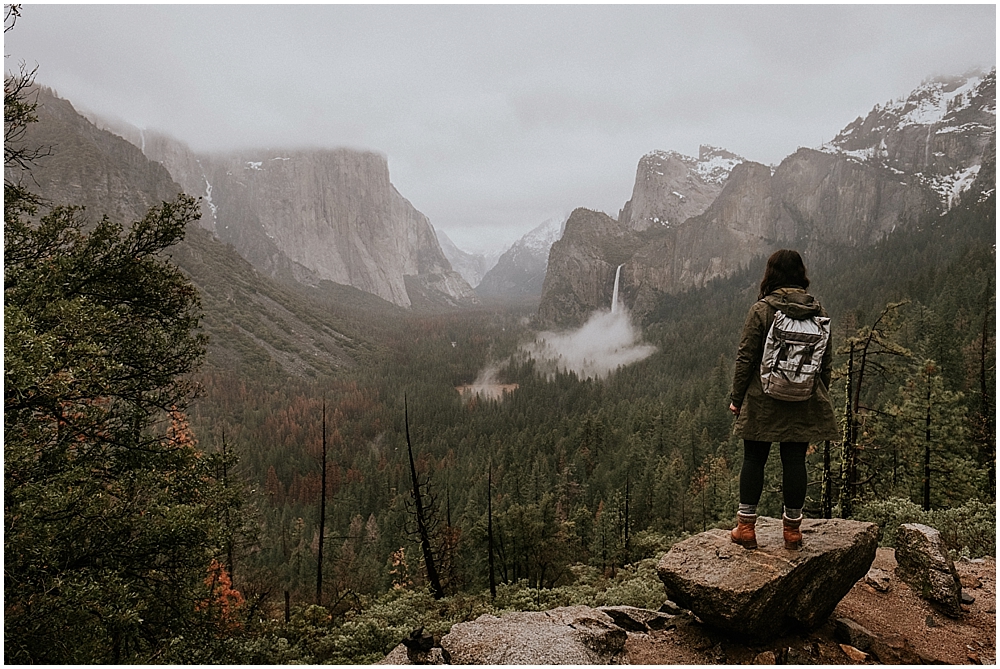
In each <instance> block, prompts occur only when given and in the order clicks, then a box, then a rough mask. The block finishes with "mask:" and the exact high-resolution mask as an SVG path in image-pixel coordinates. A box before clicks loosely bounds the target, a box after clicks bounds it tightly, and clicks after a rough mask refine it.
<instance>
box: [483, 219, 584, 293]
mask: <svg viewBox="0 0 1000 669" xmlns="http://www.w3.org/2000/svg"><path fill="white" fill-rule="evenodd" d="M565 225H566V217H564V216H560V217H557V218H550V219H548V220H547V221H545V222H544V223H542V224H541V225H539V226H537V227H535V228H533V229H532V230H531V231H529V232H528V233H527V234H525V235H524V236H523V237H521V238H520V239H519V240H517V241H516V242H514V244H513V245H511V247H510V248H509V249H507V251H506V252H505V253H504V254H503V255H502V256H500V260H498V261H497V264H496V266H494V267H493V268H492V269H491V270H490V271H489V272H487V273H486V276H484V277H483V280H482V281H481V282H480V283H479V285H478V286H476V292H477V293H478V294H479V295H480V296H483V297H527V296H537V295H541V294H542V283H543V282H544V281H545V269H546V267H547V266H548V261H549V249H551V248H552V245H553V244H555V243H556V242H557V241H559V238H560V237H562V233H563V228H564V227H565Z"/></svg>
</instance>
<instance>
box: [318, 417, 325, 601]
mask: <svg viewBox="0 0 1000 669" xmlns="http://www.w3.org/2000/svg"><path fill="white" fill-rule="evenodd" d="M320 457H321V460H320V486H319V551H318V554H317V556H316V606H323V541H324V537H323V534H324V531H325V529H326V398H325V397H324V398H323V450H322V454H321V456H320Z"/></svg>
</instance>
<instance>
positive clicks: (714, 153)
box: [618, 145, 743, 231]
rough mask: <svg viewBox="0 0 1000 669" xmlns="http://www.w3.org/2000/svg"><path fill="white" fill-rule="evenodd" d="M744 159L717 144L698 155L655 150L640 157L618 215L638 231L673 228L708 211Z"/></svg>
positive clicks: (629, 226) (626, 225)
mask: <svg viewBox="0 0 1000 669" xmlns="http://www.w3.org/2000/svg"><path fill="white" fill-rule="evenodd" d="M742 162H743V158H741V157H740V156H738V155H736V154H735V153H731V152H729V151H726V150H725V149H720V148H718V147H714V146H707V145H702V146H701V147H699V151H698V158H692V157H691V156H686V155H684V154H683V153H678V152H677V151H651V152H649V153H647V154H646V155H645V156H643V157H642V158H640V159H639V165H638V167H637V168H636V173H635V185H634V186H633V188H632V197H631V199H630V200H629V201H628V202H626V203H625V206H624V207H623V208H622V210H621V212H620V213H619V215H618V220H619V222H621V224H622V225H623V226H624V227H625V228H627V229H629V230H634V231H641V230H648V229H649V228H670V227H673V226H675V225H679V224H681V223H683V222H684V221H686V220H687V219H688V218H690V217H692V216H697V215H698V214H700V213H702V212H703V211H705V209H707V208H708V206H709V205H710V204H712V201H713V200H714V199H715V198H716V196H717V195H718V194H719V192H720V191H721V190H722V184H724V183H725V182H726V180H727V179H728V178H729V174H730V172H732V171H733V168H734V167H735V166H736V165H739V164H740V163H742Z"/></svg>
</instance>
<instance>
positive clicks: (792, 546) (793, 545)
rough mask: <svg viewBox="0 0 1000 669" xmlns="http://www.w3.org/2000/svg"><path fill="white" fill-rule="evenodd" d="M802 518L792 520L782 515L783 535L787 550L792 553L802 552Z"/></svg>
mask: <svg viewBox="0 0 1000 669" xmlns="http://www.w3.org/2000/svg"><path fill="white" fill-rule="evenodd" d="M801 525H802V517H801V516H800V517H798V518H796V519H795V520H792V519H791V518H789V517H788V516H786V515H785V514H781V534H782V536H783V537H784V539H785V549H786V550H790V551H799V550H802V531H801V530H799V526H801Z"/></svg>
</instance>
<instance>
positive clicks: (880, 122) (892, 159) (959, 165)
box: [822, 69, 996, 208]
mask: <svg viewBox="0 0 1000 669" xmlns="http://www.w3.org/2000/svg"><path fill="white" fill-rule="evenodd" d="M995 132H996V69H993V70H991V71H990V72H981V71H972V72H967V73H965V74H963V75H960V76H942V77H933V78H930V79H927V80H926V81H924V82H923V83H922V84H921V85H920V86H919V87H918V88H917V89H916V90H914V91H913V92H912V93H910V95H908V96H907V97H906V98H901V99H899V100H894V101H892V102H888V103H886V104H884V105H876V107H875V108H874V109H872V110H871V111H870V112H869V113H868V114H867V115H866V116H865V117H864V118H861V117H859V118H858V119H856V120H855V121H854V122H852V123H850V124H849V125H848V126H847V127H845V128H844V129H843V130H842V131H841V132H840V133H839V134H838V135H837V136H836V137H835V138H834V139H833V140H832V141H831V142H830V143H829V144H827V145H825V146H823V147H822V150H823V151H826V152H830V153H835V154H838V155H841V156H845V157H848V158H850V159H853V160H855V161H858V162H862V163H865V164H869V165H876V166H881V167H883V168H885V169H888V170H890V171H892V172H894V173H895V174H907V175H914V176H915V177H916V178H918V179H919V180H920V181H921V182H922V183H924V184H925V185H926V186H928V187H930V188H931V189H932V190H933V191H934V192H935V193H937V195H938V197H939V199H940V201H941V204H942V205H943V206H944V207H945V208H950V207H952V206H954V205H955V204H956V202H957V199H958V197H959V196H960V195H961V193H962V191H964V190H965V189H967V188H968V187H969V185H970V184H971V183H972V181H973V180H974V179H975V176H976V173H977V172H978V169H979V165H980V164H981V163H982V156H983V154H984V151H985V149H986V145H987V143H988V142H989V140H990V137H991V136H992V135H993V134H994V133H995Z"/></svg>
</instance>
